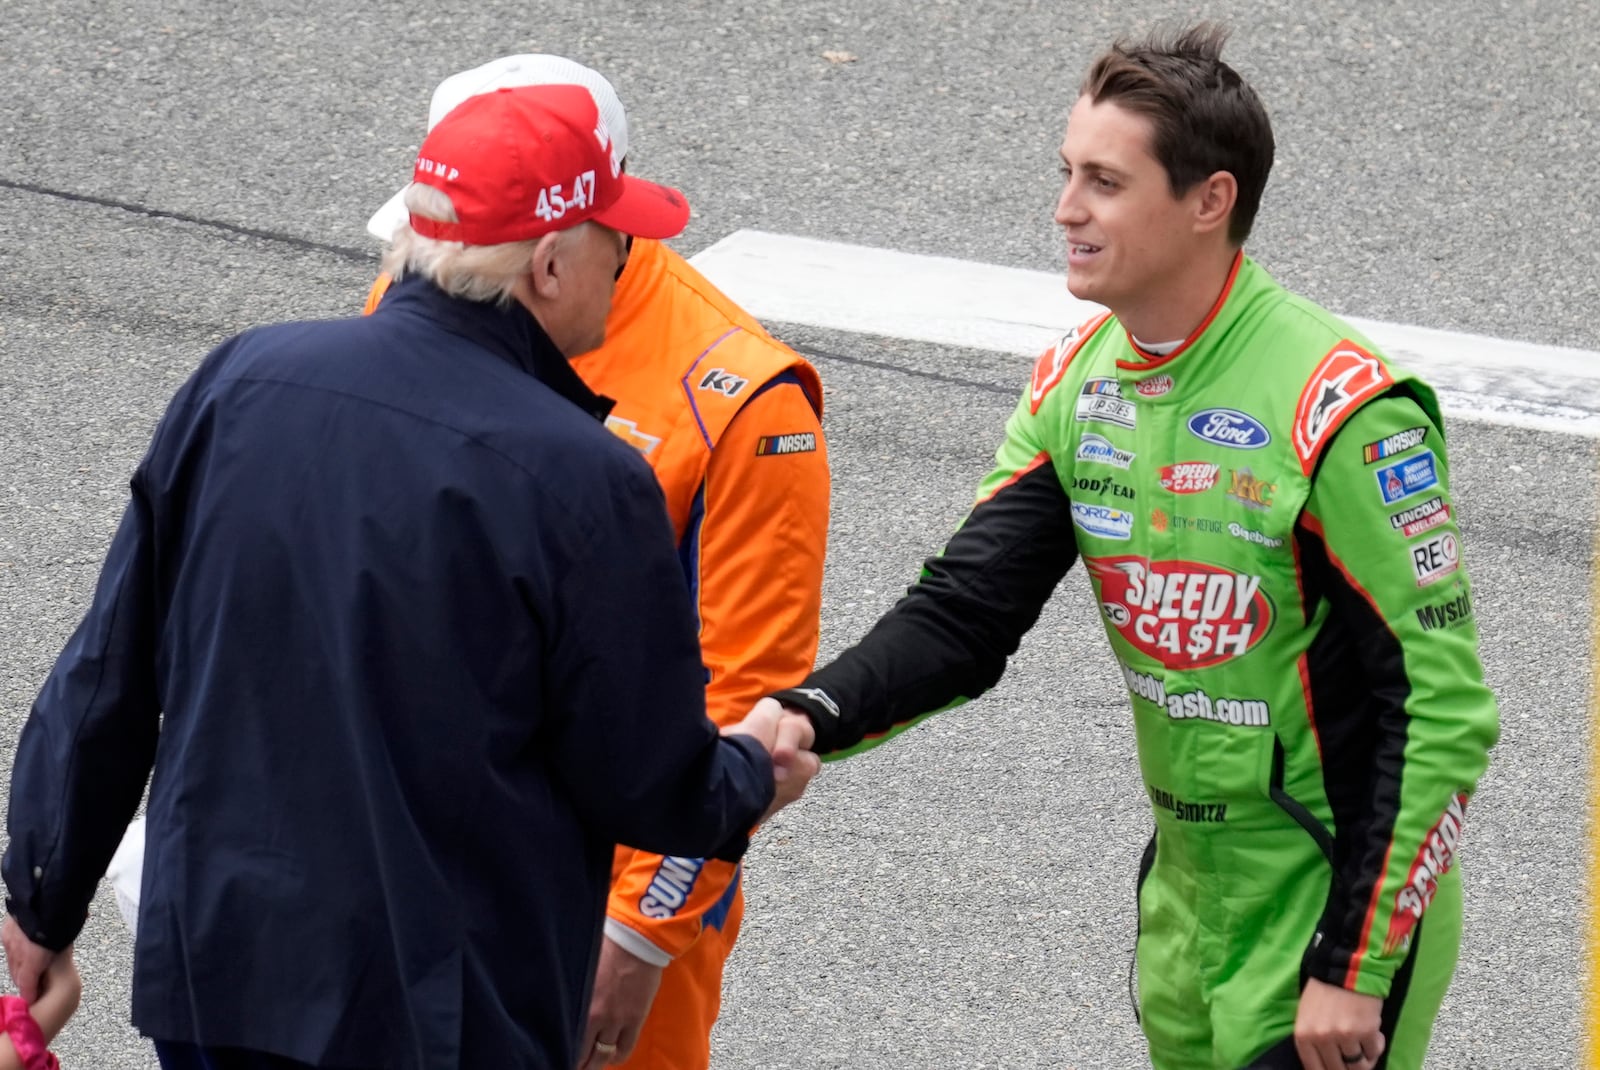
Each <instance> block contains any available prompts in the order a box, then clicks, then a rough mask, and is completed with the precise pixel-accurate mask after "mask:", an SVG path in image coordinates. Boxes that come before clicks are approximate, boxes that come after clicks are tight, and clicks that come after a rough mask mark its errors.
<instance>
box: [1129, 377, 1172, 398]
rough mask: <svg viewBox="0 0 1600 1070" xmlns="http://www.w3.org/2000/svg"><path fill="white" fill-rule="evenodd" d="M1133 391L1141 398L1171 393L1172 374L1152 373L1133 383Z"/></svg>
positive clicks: (1157, 396)
mask: <svg viewBox="0 0 1600 1070" xmlns="http://www.w3.org/2000/svg"><path fill="white" fill-rule="evenodd" d="M1133 390H1134V393H1136V394H1138V395H1139V396H1140V397H1142V398H1159V397H1162V396H1163V395H1165V394H1170V393H1172V376H1170V375H1165V374H1162V375H1152V376H1150V377H1149V378H1148V379H1140V380H1139V381H1138V382H1137V383H1134V384H1133Z"/></svg>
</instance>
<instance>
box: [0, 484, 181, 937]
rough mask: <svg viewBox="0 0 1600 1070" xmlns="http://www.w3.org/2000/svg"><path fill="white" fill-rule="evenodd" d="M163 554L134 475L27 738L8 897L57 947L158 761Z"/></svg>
mask: <svg viewBox="0 0 1600 1070" xmlns="http://www.w3.org/2000/svg"><path fill="white" fill-rule="evenodd" d="M156 557H157V551H156V546H155V533H154V524H153V520H152V509H151V505H150V502H149V500H148V498H147V497H146V494H145V489H144V486H143V484H142V481H141V479H140V477H139V476H138V475H135V477H134V481H133V494H132V498H131V500H130V501H129V503H128V507H127V510H126V511H125V512H124V513H123V516H122V522H121V524H120V525H119V526H118V528H117V532H116V535H115V536H114V537H113V539H112V541H111V547H110V550H109V551H108V552H107V554H106V559H105V563H104V564H103V565H102V566H101V570H100V578H99V582H98V584H97V586H96V588H95V592H94V598H93V600H92V601H91V603H90V605H89V609H88V612H87V613H86V614H85V615H84V618H83V621H82V622H81V623H80V624H79V625H78V628H77V630H76V631H75V632H74V633H73V634H72V637H71V639H69V640H68V641H67V645H66V646H65V648H63V650H62V651H61V654H60V656H59V657H58V658H57V660H56V664H55V667H54V668H53V669H52V670H51V672H50V675H49V677H48V678H47V679H46V680H45V683H44V687H43V688H42V689H41V690H40V692H39V696H38V698H37V699H36V700H35V701H34V704H33V709H32V712H31V713H30V714H29V715H28V720H27V722H26V723H25V724H24V725H23V728H22V737H21V740H20V741H19V742H18V744H17V752H16V756H15V759H14V761H13V764H12V767H11V800H10V807H9V810H8V813H7V817H6V827H7V831H8V833H9V834H10V845H9V846H8V847H7V848H6V853H5V861H4V870H5V881H6V887H7V889H8V890H9V892H10V897H9V898H8V899H7V900H6V908H7V910H9V911H10V912H11V913H12V914H13V915H15V917H16V919H17V922H18V924H19V925H21V926H22V928H23V930H24V931H25V932H26V933H27V934H28V936H29V937H31V938H32V939H33V940H34V942H35V943H38V944H42V945H44V946H45V947H48V948H51V949H53V950H58V951H59V950H60V949H62V948H64V947H66V946H67V945H68V944H70V943H72V941H73V940H75V939H76V938H77V935H78V930H79V929H81V928H82V926H83V923H84V920H85V918H87V916H88V909H89V902H90V900H92V899H93V898H94V893H95V889H96V887H97V886H98V884H99V881H100V877H101V875H102V874H103V873H105V871H106V866H107V865H108V864H109V863H110V861H111V856H112V854H113V853H114V852H115V851H116V848H117V843H118V842H119V841H120V840H121V838H122V834H123V832H124V831H125V830H126V829H127V825H128V821H129V820H130V819H131V818H132V817H133V814H134V811H135V810H137V809H138V806H139V798H140V796H141V795H142V794H143V793H144V784H145V780H146V779H147V778H148V777H149V775H150V768H151V765H152V764H153V763H154V761H155V749H156V737H157V733H158V730H159V726H160V714H161V703H160V700H159V698H158V694H157V683H156V673H155V662H156V650H155V647H156V641H157V636H158V633H159V629H160V622H159V620H158V612H157V606H156V590H155V588H156V584H155V580H154V570H155V562H156Z"/></svg>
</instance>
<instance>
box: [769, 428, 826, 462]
mask: <svg viewBox="0 0 1600 1070" xmlns="http://www.w3.org/2000/svg"><path fill="white" fill-rule="evenodd" d="M816 450H817V433H816V432H815V431H797V432H795V433H794V434H792V435H762V436H761V437H760V438H758V439H756V456H757V457H774V456H779V455H782V454H788V453H815V452H816Z"/></svg>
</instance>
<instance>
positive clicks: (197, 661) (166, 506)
mask: <svg viewBox="0 0 1600 1070" xmlns="http://www.w3.org/2000/svg"><path fill="white" fill-rule="evenodd" d="M412 195H414V198H415V199H414V200H413V201H412V203H411V230H412V232H413V240H411V241H410V242H408V243H402V244H401V245H399V246H397V247H396V248H395V249H394V250H392V251H391V261H390V265H389V266H390V268H391V269H392V271H393V273H394V274H395V276H396V277H397V279H398V281H397V283H396V285H395V287H394V290H393V292H392V293H391V294H390V295H389V298H388V299H387V300H386V301H385V302H384V305H383V308H382V309H381V310H380V311H379V312H378V313H377V314H376V315H372V316H367V317H358V318H354V319H349V320H338V321H331V322H320V323H297V324H285V325H279V326H273V327H265V328H261V329H258V330H254V331H250V332H246V333H245V334H243V335H240V336H238V337H236V338H233V339H230V340H229V341H227V342H225V343H223V344H222V345H221V346H220V347H218V348H217V349H216V350H215V351H214V352H212V353H211V355H210V356H209V357H207V358H206V360H205V361H204V362H203V363H202V364H201V366H200V368H199V369H198V370H197V371H196V372H195V374H194V375H193V376H192V377H191V378H190V380H189V381H188V382H187V383H186V384H185V385H184V386H183V388H182V389H181V390H180V391H179V392H178V394H177V396H176V397H175V398H174V400H173V402H172V404H171V407H170V408H169V410H168V412H167V414H166V415H165V416H164V418H163V419H162V421H161V423H160V425H159V426H158V427H157V429H156V432H155V436H154V439H153V441H152V443H151V446H150V449H149V452H148V453H147V454H146V456H145V458H144V460H143V461H142V462H141V463H140V465H139V467H138V469H137V471H136V472H135V473H134V476H133V480H132V490H133V494H132V499H131V501H130V503H129V506H128V509H127V511H126V513H125V515H124V518H123V521H122V524H121V526H120V527H119V529H118V531H117V534H116V536H115V538H114V540H113V543H112V546H111V548H110V551H109V553H108V555H107V559H106V563H105V566H104V568H103V569H102V572H101V576H100V582H99V586H98V588H97V590H96V592H95V596H94V600H93V603H92V604H91V606H90V608H89V611H88V614H87V615H86V617H85V619H84V621H83V623H82V624H81V625H80V626H79V628H78V630H77V631H76V632H75V633H74V635H73V637H72V638H71V640H70V641H69V642H68V644H67V646H66V648H65V650H64V651H63V652H62V654H61V656H60V658H59V660H58V661H57V664H56V667H55V669H54V671H53V672H52V673H51V675H50V677H49V679H48V680H47V681H46V682H45V685H44V687H43V689H42V691H41V693H40V695H39V697H38V699H37V701H36V702H35V705H34V708H33V711H32V714H31V715H30V717H29V719H28V722H27V725H26V726H25V727H24V729H23V733H22V738H21V741H20V743H19V745H18V748H17V752H16V758H15V762H14V765H13V771H12V782H11V798H10V812H9V817H8V827H9V833H10V846H9V848H8V849H7V851H6V854H5V860H4V866H3V869H4V876H5V881H6V885H7V888H8V890H9V893H10V897H9V898H8V900H7V909H8V911H9V915H10V916H9V917H8V918H7V919H6V922H5V925H4V929H3V933H0V937H3V941H4V944H5V949H6V954H7V959H8V962H9V965H10V969H11V974H12V978H13V981H14V982H15V983H16V984H17V986H18V988H19V990H20V991H21V993H22V994H23V996H24V997H25V998H34V997H36V996H37V993H38V990H39V980H40V977H41V975H42V974H43V972H44V971H45V969H46V968H48V966H49V964H50V962H51V960H52V958H53V957H54V955H55V954H56V953H57V952H59V951H60V950H61V949H62V948H65V947H67V946H68V945H69V944H70V943H71V941H72V940H73V938H74V937H75V936H76V935H77V933H78V931H79V930H80V929H81V927H82V925H83V922H84V918H85V915H86V912H87V909H88V904H89V902H90V900H91V899H92V897H93V895H94V892H95V887H96V884H97V882H98V879H99V875H100V874H101V873H102V872H104V870H105V868H106V864H107V862H108V861H109V860H110V857H111V854H112V851H113V848H114V847H115V845H116V842H117V840H118V837H119V836H120V835H121V834H122V831H123V828H124V826H126V824H127V822H128V819H129V818H130V817H131V816H132V814H133V812H134V810H135V808H136V807H137V805H138V801H139V798H140V794H141V792H142V790H143V787H144V783H145V780H146V778H147V777H149V776H151V772H152V768H153V770H154V775H153V779H152V780H151V785H150V799H149V808H148V824H147V830H146V840H147V844H146V851H145V863H146V864H145V875H144V882H143V891H144V895H143V898H142V901H141V903H140V913H139V928H138V937H137V940H138V945H137V952H136V956H135V974H134V1001H133V1002H134V1006H133V1021H134V1024H135V1026H136V1027H138V1028H139V1029H140V1031H141V1032H143V1033H145V1034H146V1035H148V1036H151V1037H152V1038H154V1039H155V1041H156V1047H157V1052H158V1055H159V1056H160V1059H161V1061H162V1064H163V1065H164V1066H166V1067H168V1068H172V1067H195V1068H198V1067H207V1068H215V1070H231V1068H245V1067H248V1068H258V1067H259V1068H268V1067H271V1068H283V1067H288V1068H297V1067H304V1066H316V1067H336V1068H365V1067H372V1068H378V1067H384V1068H389V1067H415V1068H422V1067H439V1066H450V1067H457V1066H461V1067H477V1066H493V1067H502V1066H503V1067H513V1066H515V1067H537V1068H550V1070H557V1068H559V1070H570V1068H571V1067H572V1066H573V1065H574V1064H575V1063H576V1062H577V1060H578V1058H579V1056H580V1052H579V1051H578V1045H579V1037H580V1035H581V1033H582V1030H583V1027H584V1014H585V1009H586V1004H587V996H588V992H587V988H588V984H589V979H590V978H591V977H592V976H593V973H594V969H595V960H596V955H597V952H598V947H599V942H600V930H601V922H602V920H603V917H604V910H605V900H606V889H607V886H608V883H609V876H610V860H611V856H612V848H613V845H614V844H615V843H616V842H618V841H626V842H628V843H633V844H638V845H640V846H642V847H645V848H648V849H650V850H654V851H660V852H663V853H668V854H683V855H703V856H708V857H714V858H721V859H727V860H737V859H738V857H739V856H740V855H741V853H742V852H743V850H744V848H745V845H746V838H747V835H748V831H749V829H750V828H751V827H752V826H753V825H754V824H756V823H757V822H758V821H760V820H762V818H763V817H764V815H765V814H767V813H770V811H771V810H772V809H773V808H774V807H775V806H778V805H782V804H783V803H784V802H787V801H789V800H791V799H793V798H794V797H796V796H797V795H798V794H799V792H800V790H801V789H803V787H804V785H805V783H806V782H807V780H808V779H809V778H810V776H811V775H812V774H813V773H814V772H815V769H816V765H815V762H814V760H812V759H808V758H805V757H803V756H802V757H795V758H793V759H792V760H791V761H789V762H786V763H785V764H784V765H783V766H782V767H780V768H776V769H775V768H774V766H773V763H772V760H771V758H770V757H769V752H770V751H772V750H774V749H780V748H781V749H782V750H783V752H784V753H789V752H790V751H791V750H792V748H793V745H794V743H795V739H794V738H792V736H791V738H788V739H787V742H785V736H784V733H786V732H788V733H796V732H799V731H800V729H799V728H797V727H796V726H795V724H794V722H787V723H782V724H780V721H779V719H778V716H777V715H776V714H775V713H773V712H770V710H769V708H764V709H763V710H762V711H759V712H758V713H756V714H753V715H752V716H751V717H750V718H749V719H747V720H746V721H744V722H743V723H741V724H740V725H737V726H734V727H732V728H730V729H725V730H724V732H723V733H722V734H721V735H720V736H719V733H718V732H717V730H716V728H715V727H714V725H713V724H712V722H711V721H709V720H708V719H707V718H706V716H705V712H704V711H705V700H704V691H703V678H702V667H701V662H700V653H699V649H698V646H697V644H696V641H695V640H696V636H695V620H694V613H693V610H692V608H691V605H690V602H689V599H688V596H687V594H686V592H685V590H684V586H683V583H682V578H681V577H682V573H681V568H680V566H679V563H678V559H677V554H676V552H675V549H674V546H673V539H672V535H671V531H670V528H669V526H668V523H667V518H666V515H665V511H664V509H663V508H662V503H661V495H660V492H659V490H658V489H657V486H656V483H655V480H654V479H653V477H652V476H651V474H650V470H649V468H648V466H647V465H646V464H645V463H644V462H643V461H642V460H641V459H640V458H639V456H638V454H637V453H636V452H635V451H634V450H632V449H630V448H629V447H628V446H626V445H625V444H624V443H622V442H620V441H619V440H618V439H617V438H616V436H614V435H612V434H610V433H609V432H608V431H606V429H605V427H604V426H603V424H602V423H601V421H602V419H603V418H604V416H605V415H606V412H607V410H608V408H609V403H608V402H607V401H606V400H605V399H603V398H600V397H598V396H597V395H595V394H594V393H592V392H591V391H590V390H589V389H588V388H586V387H585V386H584V385H583V384H582V382H581V381H580V380H579V379H578V377H577V375H576V374H575V373H574V372H573V371H572V369H571V368H570V367H569V366H568V363H567V357H568V356H570V355H572V354H574V353H577V352H581V351H582V350H584V349H586V348H589V347H592V346H593V345H595V344H597V343H598V341H599V340H600V339H601V338H602V337H603V335H604V324H605V319H606V314H607V312H608V310H609V305H610V296H611V292H612V287H613V285H614V283H615V279H616V276H617V274H618V273H619V272H620V270H621V268H622V266H623V264H624V260H625V255H626V252H625V250H626V235H629V234H632V235H638V236H647V237H665V236H668V235H671V234H674V233H677V231H678V230H679V229H680V228H681V227H682V226H683V224H684V222H685V220H686V219H687V216H688V206H687V205H686V204H685V203H684V199H683V197H682V196H681V195H680V194H679V193H677V192H676V191H674V190H669V189H666V188H664V187H660V186H655V185H652V184H650V183H647V182H642V181H639V180H637V179H633V178H629V177H627V176H624V175H622V174H621V169H620V167H619V166H618V160H617V159H616V155H615V154H614V153H613V152H612V151H611V146H610V138H609V137H608V134H607V130H606V124H605V123H604V122H603V121H601V119H600V117H599V114H598V112H597V110H596V108H595V106H594V103H593V101H592V100H591V99H590V97H589V96H588V94H587V93H586V92H585V91H583V90H582V89H578V88H574V87H536V88H523V89H512V90H506V91H504V92H498V93H492V94H487V95H484V96H481V97H478V98H475V99H474V100H473V101H470V102H468V103H467V104H465V105H463V106H462V107H461V108H458V109H456V110H455V111H454V112H452V113H451V115H449V116H448V117H446V119H445V120H444V121H442V122H441V123H440V124H439V125H438V126H437V127H436V128H435V129H434V131H433V132H432V134H430V136H429V137H428V138H427V140H426V141H425V143H424V144H423V146H422V149H421V152H420V154H419V156H418V159H417V163H416V169H415V174H414V185H413V188H412V194H410V195H408V196H412ZM775 781H776V784H775Z"/></svg>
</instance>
